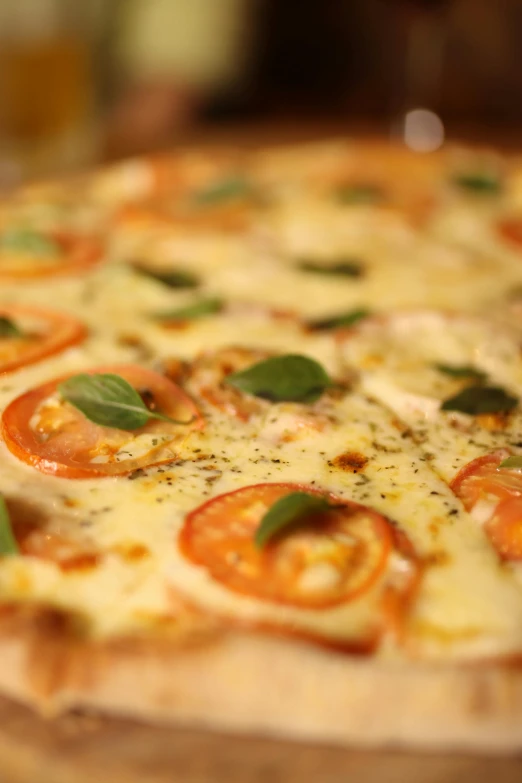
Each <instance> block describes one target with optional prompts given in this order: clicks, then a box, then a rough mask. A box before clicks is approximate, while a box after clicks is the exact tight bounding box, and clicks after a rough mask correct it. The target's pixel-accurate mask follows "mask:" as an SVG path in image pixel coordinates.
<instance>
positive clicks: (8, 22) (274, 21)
mask: <svg viewBox="0 0 522 783" xmlns="http://www.w3.org/2000/svg"><path fill="white" fill-rule="evenodd" d="M521 41H522V2H520V0H284V1H283V2H282V1H281V0H83V2H80V1H79V0H0V183H2V184H4V185H9V184H10V183H14V182H17V181H19V180H21V179H25V178H32V177H38V176H48V175H49V174H52V173H55V172H56V173H58V172H62V171H64V170H70V169H75V168H78V167H85V166H87V165H91V164H92V163H93V162H95V161H100V160H109V159H115V158H120V157H123V156H126V155H131V154H137V153H143V152H148V151H152V150H160V149H164V148H167V147H169V146H172V145H173V144H176V143H186V142H195V143H200V142H201V141H206V140H217V141H227V142H235V141H238V143H239V142H240V141H245V143H248V141H255V142H261V143H262V142H264V141H267V140H268V141H270V140H276V139H281V140H289V139H292V138H302V137H303V136H307V137H308V136H317V135H321V134H328V133H368V132H370V133H377V134H385V135H388V134H390V133H395V134H399V135H402V137H403V138H406V140H408V133H409V136H410V138H411V125H412V122H413V120H412V117H413V115H412V114H411V110H412V109H418V108H422V109H429V112H430V113H429V114H427V113H426V112H425V113H424V114H423V116H422V117H421V118H420V122H421V125H422V124H423V129H421V130H422V132H423V133H424V132H426V133H427V135H428V137H429V138H428V141H427V142H426V143H424V142H422V143H421V144H420V145H418V148H419V149H423V148H426V149H428V148H430V147H434V146H437V144H438V143H440V141H441V140H442V138H443V129H445V132H446V134H449V135H450V136H458V137H459V138H464V139H470V140H478V141H484V140H485V141H491V142H493V143H500V144H510V145H518V144H519V143H520V131H521V130H522V67H521V65H522V63H521V54H520V43H521ZM413 119H415V118H413ZM418 119H419V117H418V115H416V120H418ZM408 123H409V125H408ZM441 123H442V124H441ZM408 127H409V128H410V130H409V131H408ZM423 144H424V146H423ZM414 146H415V145H414Z"/></svg>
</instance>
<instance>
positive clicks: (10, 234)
mask: <svg viewBox="0 0 522 783" xmlns="http://www.w3.org/2000/svg"><path fill="white" fill-rule="evenodd" d="M0 249H1V250H2V251H3V252H7V253H9V252H11V253H28V254H31V255H35V256H46V257H49V256H57V255H59V254H60V247H59V246H58V244H57V243H56V242H54V241H53V240H52V239H50V238H49V237H47V236H45V235H44V234H40V233H39V232H37V231H31V230H30V229H23V228H18V229H15V228H13V229H10V230H8V231H5V232H4V233H3V234H1V235H0Z"/></svg>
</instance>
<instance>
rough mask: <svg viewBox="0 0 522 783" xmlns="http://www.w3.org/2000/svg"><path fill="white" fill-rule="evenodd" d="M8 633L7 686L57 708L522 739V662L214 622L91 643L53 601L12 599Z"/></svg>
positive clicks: (459, 743) (306, 735)
mask: <svg viewBox="0 0 522 783" xmlns="http://www.w3.org/2000/svg"><path fill="white" fill-rule="evenodd" d="M0 639H1V641H0V689H1V690H2V692H3V693H5V694H6V695H9V696H10V697H12V698H15V699H17V700H18V701H22V702H24V703H25V704H27V705H29V706H32V707H33V708H34V707H36V708H37V709H38V711H39V712H40V713H41V714H42V715H44V716H47V717H53V716H56V715H57V714H60V713H64V712H67V711H70V710H76V709H82V710H83V709H88V710H95V711H100V712H101V713H103V714H107V715H109V714H117V715H120V716H126V717H131V718H137V719H144V720H147V721H151V722H155V723H159V724H170V723H172V724H178V723H180V724H181V723H182V724H183V725H185V726H187V725H192V726H196V727H203V728H213V729H216V730H228V731H233V732H244V733H253V732H255V733H258V734H263V735H268V736H275V737H288V738H295V739H301V740H314V741H322V742H327V743H334V744H339V745H349V744H357V745H364V746H373V745H379V746H383V745H387V746H405V745H407V746H413V745H415V746H417V747H419V748H425V749H431V750H434V749H445V750H461V751H462V750H472V751H474V752H480V753H491V752H495V753H510V752H513V751H515V750H518V749H519V748H520V747H521V745H522V720H521V716H522V671H521V670H520V667H519V666H518V665H517V663H514V664H511V663H500V662H498V663H497V662H493V663H487V664H482V665H469V664H468V665H459V666H455V665H453V666H444V665H436V666H429V665H426V664H420V663H419V664H411V663H408V664H407V663H382V662H380V661H377V660H375V659H368V658H360V659H357V658H347V657H346V655H344V654H342V653H338V652H334V651H331V650H323V649H321V648H317V647H313V646H311V645H307V644H303V643H301V642H299V641H294V640H287V639H284V638H277V637H273V636H270V635H263V634H257V633H245V632H243V631H238V630H235V629H227V628H225V627H221V628H218V627H217V626H216V625H215V624H213V623H209V624H208V626H207V627H206V629H205V630H203V628H202V627H201V628H198V629H196V628H194V629H193V632H192V633H184V634H181V635H179V636H178V638H177V639H173V638H171V637H170V636H169V635H165V636H163V637H161V636H158V637H157V638H153V637H149V638H145V637H141V638H140V637H129V638H119V639H114V640H110V641H105V642H95V641H92V640H91V641H86V640H84V641H82V640H80V639H79V637H78V631H77V628H76V627H75V623H74V621H73V620H72V618H71V617H68V616H67V615H65V614H62V613H59V612H57V611H56V610H54V609H49V608H45V607H39V608H31V609H26V608H23V607H10V608H9V609H6V610H5V611H4V613H3V616H2V618H1V620H0Z"/></svg>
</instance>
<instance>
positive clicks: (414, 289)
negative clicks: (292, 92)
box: [0, 140, 522, 752]
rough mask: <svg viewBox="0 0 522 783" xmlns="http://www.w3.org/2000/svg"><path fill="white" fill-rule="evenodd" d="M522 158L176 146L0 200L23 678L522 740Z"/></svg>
mask: <svg viewBox="0 0 522 783" xmlns="http://www.w3.org/2000/svg"><path fill="white" fill-rule="evenodd" d="M521 283H522V163H521V162H520V161H519V160H518V159H517V158H516V157H506V156H502V155H500V154H499V153H496V152H494V151H491V150H483V149H468V148H457V147H448V148H446V149H444V150H443V151H441V152H438V153H430V154H426V155H415V154H413V153H411V152H408V151H405V150H403V149H401V148H398V147H392V146H386V145H384V144H372V143H366V144H365V143H361V142H351V141H345V140H334V141H328V142H325V143H315V144H311V145H301V146H294V147H290V148H266V149H259V150H250V151H237V150H229V149H216V150H199V151H198V150H182V151H179V152H177V153H173V154H172V155H169V156H164V157H159V158H145V159H138V160H132V161H127V162H124V163H120V164H117V165H114V166H112V167H108V168H106V169H102V170H99V171H96V172H93V173H91V174H88V175H83V176H81V177H77V178H76V179H71V180H67V181H61V182H51V183H44V184H38V185H32V186H29V187H26V188H25V189H23V190H21V191H19V192H18V193H16V194H14V195H12V196H11V197H10V198H9V199H6V200H4V201H3V202H2V203H1V204H0V411H1V425H0V427H1V429H0V432H1V442H0V462H1V470H0V660H1V663H2V665H1V666H0V690H1V692H2V693H4V694H5V695H7V696H10V697H12V698H14V699H16V700H18V701H21V702H24V703H26V704H28V705H30V706H31V707H32V708H34V709H35V710H37V711H39V712H40V713H41V714H43V715H47V716H53V715H56V714H58V713H61V712H64V711H68V710H73V709H83V710H96V711H98V712H100V713H102V714H106V715H111V714H121V715H127V716H131V717H135V718H138V719H141V720H146V721H150V722H152V723H172V724H173V725H180V724H181V725H198V726H203V727H207V728H213V729H219V730H230V731H233V732H238V731H239V732H250V733H252V732H257V733H264V734H271V735H274V736H288V737H295V738H299V739H306V740H315V741H327V742H335V743H341V744H348V743H359V744H366V745H368V744H369V745H383V744H395V745H406V746H426V747H435V748H437V747H438V748H457V749H463V748H464V749H472V750H475V751H495V752H501V751H503V752H513V751H517V750H520V749H521V748H522V728H521V727H522V720H521V718H522V673H521V669H520V656H521V653H522V405H521V397H522V353H521V348H522V289H521Z"/></svg>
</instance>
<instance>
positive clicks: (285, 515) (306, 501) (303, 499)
mask: <svg viewBox="0 0 522 783" xmlns="http://www.w3.org/2000/svg"><path fill="white" fill-rule="evenodd" d="M332 508H335V505H334V504H333V503H330V502H329V501H328V500H327V499H326V498H322V497H319V496H317V495H311V494H309V493H307V492H291V493H290V494H289V495H284V497H282V498H279V500H276V502H275V503H274V505H273V506H271V507H270V508H269V509H268V511H267V512H266V514H265V515H264V516H263V518H262V519H261V522H260V523H259V527H258V528H257V530H256V532H255V535H254V543H255V545H256V547H258V548H259V549H261V548H262V547H264V546H265V544H267V543H268V541H270V539H272V538H273V537H274V536H275V535H277V534H278V533H280V532H281V531H282V530H284V529H285V528H288V527H290V526H293V525H296V524H300V523H301V524H302V523H303V522H307V521H309V520H310V518H311V517H312V516H314V515H319V514H322V513H324V512H325V511H329V510H330V509H332Z"/></svg>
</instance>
